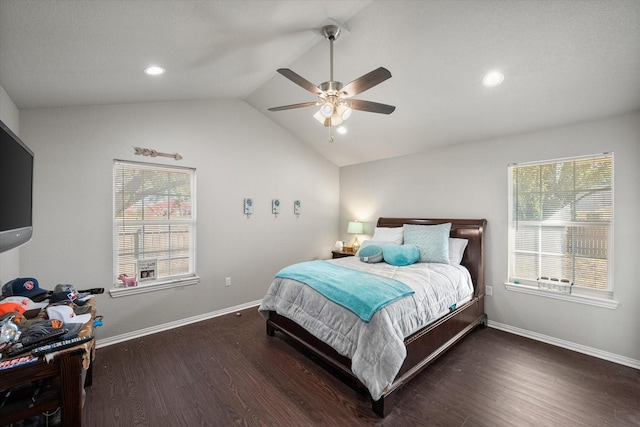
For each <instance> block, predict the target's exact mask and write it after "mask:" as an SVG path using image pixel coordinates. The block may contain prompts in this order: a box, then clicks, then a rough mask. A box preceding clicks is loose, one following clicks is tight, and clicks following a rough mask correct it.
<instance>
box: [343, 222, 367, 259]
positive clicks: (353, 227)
mask: <svg viewBox="0 0 640 427" xmlns="http://www.w3.org/2000/svg"><path fill="white" fill-rule="evenodd" d="M347 233H349V234H355V235H356V238H355V240H354V241H353V245H352V247H353V252H358V249H359V248H360V243H359V242H358V234H363V233H364V223H362V222H358V221H349V225H348V226H347Z"/></svg>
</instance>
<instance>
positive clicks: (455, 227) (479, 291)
mask: <svg viewBox="0 0 640 427" xmlns="http://www.w3.org/2000/svg"><path fill="white" fill-rule="evenodd" d="M447 222H450V223H451V233H450V237H457V238H460V239H467V240H468V241H469V243H468V245H467V248H466V249H465V251H464V257H463V258H462V265H464V266H465V267H467V269H468V270H469V273H471V279H472V281H473V287H474V295H475V296H482V295H484V228H485V227H486V225H487V220H486V219H449V218H440V219H424V218H383V217H380V218H378V224H377V227H402V226H403V225H404V224H415V225H437V224H445V223H447Z"/></svg>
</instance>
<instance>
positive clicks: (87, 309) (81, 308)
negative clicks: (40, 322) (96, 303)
mask: <svg viewBox="0 0 640 427" xmlns="http://www.w3.org/2000/svg"><path fill="white" fill-rule="evenodd" d="M51 305H68V306H69V307H71V308H73V311H74V312H75V313H76V314H87V313H91V309H92V308H91V306H90V305H86V304H85V305H77V304H76V303H74V302H73V301H71V300H69V299H64V300H62V301H56V302H52V303H51Z"/></svg>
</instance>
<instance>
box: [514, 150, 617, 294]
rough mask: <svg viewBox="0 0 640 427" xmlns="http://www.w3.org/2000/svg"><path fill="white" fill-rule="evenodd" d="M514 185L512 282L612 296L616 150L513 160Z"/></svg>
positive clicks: (578, 292) (540, 287)
mask: <svg viewBox="0 0 640 427" xmlns="http://www.w3.org/2000/svg"><path fill="white" fill-rule="evenodd" d="M509 187H510V188H509V208H510V209H509V282H510V283H517V284H524V285H531V286H537V287H538V289H549V288H551V289H554V288H553V287H547V286H544V287H542V286H540V283H541V282H544V281H545V280H547V279H548V281H551V283H554V281H555V283H560V284H567V283H568V284H569V285H570V286H569V288H568V289H569V290H570V292H571V293H577V294H582V295H594V296H597V297H602V296H605V295H607V294H609V295H608V296H610V294H611V292H612V290H613V285H612V280H611V277H613V275H612V271H611V267H612V263H611V261H612V259H613V256H612V255H613V254H612V248H613V245H612V238H613V154H611V153H605V154H602V155H597V156H589V157H582V158H574V159H563V160H555V161H548V162H543V163H528V164H515V165H511V166H510V167H509ZM559 289H567V288H566V287H562V286H559V287H557V288H555V290H556V291H557V290H559ZM563 292H565V291H564V290H563Z"/></svg>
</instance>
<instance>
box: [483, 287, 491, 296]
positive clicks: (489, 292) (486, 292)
mask: <svg viewBox="0 0 640 427" xmlns="http://www.w3.org/2000/svg"><path fill="white" fill-rule="evenodd" d="M484 293H485V295H487V296H491V295H493V286H485V287H484Z"/></svg>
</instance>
